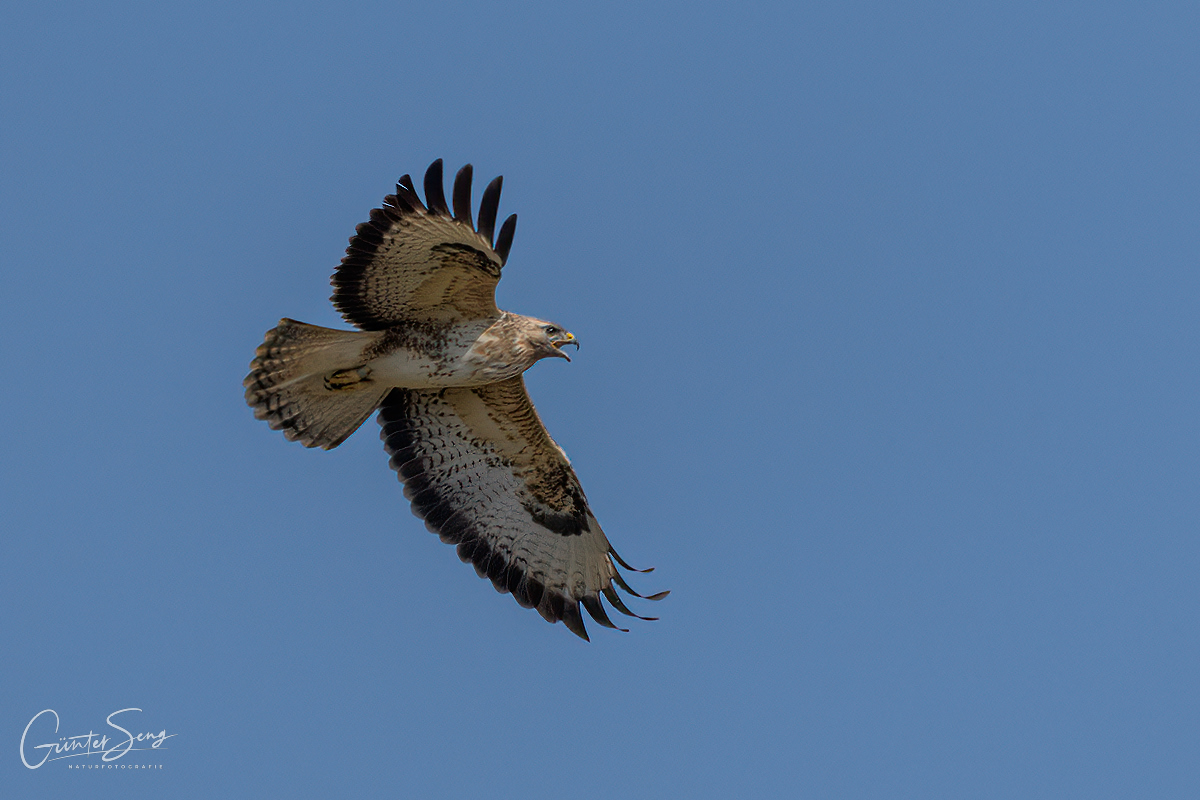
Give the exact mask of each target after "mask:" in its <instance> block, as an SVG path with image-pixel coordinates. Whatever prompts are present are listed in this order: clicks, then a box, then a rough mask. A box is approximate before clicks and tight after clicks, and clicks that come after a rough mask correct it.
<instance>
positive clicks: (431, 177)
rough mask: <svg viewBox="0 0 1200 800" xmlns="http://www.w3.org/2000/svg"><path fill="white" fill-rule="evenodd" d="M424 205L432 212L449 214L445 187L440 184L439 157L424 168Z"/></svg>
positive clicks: (440, 166) (440, 168) (440, 163)
mask: <svg viewBox="0 0 1200 800" xmlns="http://www.w3.org/2000/svg"><path fill="white" fill-rule="evenodd" d="M425 205H426V206H428V207H429V210H430V211H431V212H433V213H434V214H441V215H443V216H447V217H448V216H450V209H449V208H448V207H447V206H446V187H445V186H443V185H442V160H441V159H440V158H439V159H438V160H436V161H434V162H433V163H432V164H430V165H429V169H427V170H425Z"/></svg>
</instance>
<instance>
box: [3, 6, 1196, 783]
mask: <svg viewBox="0 0 1200 800" xmlns="http://www.w3.org/2000/svg"><path fill="white" fill-rule="evenodd" d="M1198 23H1200V13H1198V12H1197V10H1196V7H1195V6H1194V5H1192V4H1185V3H1141V4H1116V3H1112V4H1110V3H1086V4H1085V3H1079V4H1071V3H1022V2H1016V3H1014V2H1008V3H973V4H956V3H927V2H917V3H906V4H892V3H871V2H844V3H837V4H833V3H826V4H818V5H811V4H804V3H742V4H719V5H712V4H705V3H689V4H683V3H677V4H658V3H649V4H587V5H586V6H584V5H582V4H551V3H536V4H519V5H512V6H501V5H500V4H484V3H438V4H432V3H358V4H350V5H347V4H328V5H315V4H282V3H280V4H267V3H257V4H253V3H252V4H249V6H246V5H245V4H232V3H230V4H224V3H207V4H201V3H187V2H183V3H171V4H162V3H142V4H136V3H115V4H110V5H109V6H97V5H94V4H81V3H74V4H72V3H40V4H36V5H35V4H31V3H27V4H19V5H17V6H13V7H9V8H7V9H6V11H5V25H4V26H3V27H2V28H0V120H3V121H2V122H0V174H2V176H3V177H2V178H0V219H2V223H0V263H2V264H3V269H4V284H5V288H4V291H3V293H2V294H0V308H2V309H3V320H4V322H3V326H4V328H3V330H4V342H5V344H4V346H3V348H2V349H0V367H2V368H3V374H4V376H5V379H6V386H5V391H4V392H3V393H2V394H0V408H2V409H3V411H4V414H5V417H6V418H7V420H8V425H7V426H6V434H5V439H6V441H5V447H4V448H0V473H2V478H3V481H2V484H0V492H2V503H3V518H4V520H5V524H4V527H5V530H6V535H5V537H4V540H5V548H4V553H5V557H4V559H3V561H2V562H0V602H2V603H3V607H4V608H5V609H7V613H6V614H5V622H4V625H3V627H2V628H0V630H2V631H3V633H2V636H3V642H4V645H5V646H4V647H3V648H0V685H3V686H4V691H3V692H2V693H0V710H2V712H3V713H2V714H0V743H2V742H5V741H6V742H7V744H5V745H4V746H3V748H2V749H0V752H3V753H6V754H7V755H4V756H0V784H2V785H4V786H5V787H6V791H10V792H12V793H13V796H21V797H31V798H32V797H63V796H81V795H83V794H86V795H87V796H91V797H117V796H120V797H139V796H170V797H178V798H190V797H218V796H304V795H310V796H396V797H439V796H440V797H454V796H460V797H462V796H475V795H479V794H483V793H485V792H486V793H488V794H490V795H492V796H518V795H520V796H526V797H544V796H550V795H552V794H554V795H568V796H573V797H580V798H592V797H609V796H613V795H614V794H620V795H624V796H629V797H672V796H674V797H697V798H699V797H714V798H715V797H730V796H739V797H747V796H751V797H752V796H800V797H842V798H850V797H864V798H865V797H998V798H1001V797H1003V798H1007V797H1014V798H1016V797H1019V798H1037V797H1063V796H1077V797H1130V796H1134V795H1137V796H1157V797H1191V796H1195V795H1196V793H1197V791H1200V767H1198V766H1197V760H1196V758H1195V743H1196V741H1197V736H1198V734H1200V725H1198V723H1197V719H1198V718H1200V697H1198V692H1197V685H1198V684H1197V681H1196V676H1197V674H1198V668H1200V635H1198V631H1197V623H1196V619H1197V612H1198V611H1200V602H1198V601H1200V589H1198V588H1197V571H1198V569H1200V544H1198V542H1197V536H1196V533H1197V527H1198V526H1197V523H1198V521H1200V503H1198V502H1197V486H1198V478H1200V449H1198V447H1197V445H1198V434H1200V426H1198V423H1197V414H1196V399H1197V393H1198V390H1200V379H1198V373H1197V363H1198V356H1200V336H1198V333H1197V325H1196V318H1197V301H1198V299H1200V270H1198V269H1197V267H1198V265H1200V226H1198V225H1197V212H1198V211H1200V188H1198V187H1200V150H1198V148H1197V146H1196V145H1197V141H1198V140H1200V139H1198V135H1200V100H1198V98H1200V51H1198V50H1197V48H1196V41H1197V35H1198V33H1200V28H1198ZM438 157H442V158H444V159H445V160H446V163H447V168H448V170H454V169H457V167H458V166H459V165H461V164H463V163H466V162H468V161H469V162H471V163H473V164H474V165H475V170H476V176H477V181H480V182H481V181H483V180H486V179H489V178H490V177H491V176H493V175H496V174H503V175H504V176H505V185H504V197H503V200H502V205H501V213H502V214H508V213H511V212H517V213H518V214H519V215H520V220H521V221H520V225H519V226H518V230H517V235H516V240H515V243H514V246H513V250H512V255H511V257H510V259H509V262H508V265H507V267H506V271H505V277H504V280H503V281H502V282H501V284H500V288H499V301H500V305H501V307H503V308H508V309H510V310H513V311H517V312H522V313H528V314H532V315H535V316H540V317H547V318H551V319H554V320H556V321H559V322H561V323H563V324H564V325H566V326H567V327H569V328H570V329H571V330H573V331H574V332H575V333H577V334H578V335H579V337H580V339H581V340H582V342H583V347H582V349H581V351H580V353H579V356H578V358H575V359H574V363H571V364H567V363H566V362H561V361H555V362H554V363H546V362H543V363H541V364H538V365H537V366H535V367H534V368H533V369H532V370H531V371H530V372H529V373H528V375H527V380H528V383H529V386H530V391H531V393H532V395H533V397H534V400H535V402H536V403H537V405H538V409H539V411H540V412H541V414H542V417H543V419H544V420H545V422H546V424H547V426H548V427H549V429H550V431H551V432H552V433H553V435H554V436H555V437H556V438H557V439H558V441H559V442H560V444H562V445H563V447H564V448H565V449H566V450H567V452H568V453H570V455H571V458H572V461H573V463H574V465H575V467H576V470H577V471H578V473H579V475H580V477H581V479H582V481H583V484H584V486H585V488H586V490H587V492H588V497H589V500H590V501H591V505H592V506H593V508H594V510H595V511H596V513H597V515H598V517H599V518H600V520H601V522H602V523H603V524H604V526H605V529H606V531H607V532H608V535H609V537H610V539H611V540H612V541H613V542H614V544H615V546H616V547H617V548H618V550H619V551H620V552H621V553H622V554H623V555H624V556H625V557H626V558H627V559H628V560H630V561H631V562H632V563H634V564H636V565H654V566H655V567H657V570H656V571H655V572H654V573H651V574H650V575H645V576H634V577H635V578H636V579H637V580H636V581H635V583H634V585H635V588H639V589H641V590H643V591H645V592H649V591H658V590H661V589H670V590H672V594H671V596H670V597H669V598H667V599H666V600H664V601H663V602H661V603H659V604H646V603H643V604H641V605H639V606H637V610H640V611H642V612H643V613H648V612H656V613H658V614H660V615H661V617H662V619H661V620H660V621H658V622H653V623H638V624H635V625H634V626H633V630H632V631H631V632H630V633H628V634H618V633H613V632H609V631H604V630H600V629H598V628H597V626H594V625H593V626H592V628H593V636H592V642H591V643H590V644H587V643H584V642H582V641H579V640H577V639H576V638H575V637H574V636H572V635H571V634H570V633H569V632H567V631H566V630H565V629H564V628H563V627H562V626H561V625H558V626H550V625H547V624H545V623H544V622H542V621H541V620H540V619H539V618H538V617H537V616H536V614H534V613H533V612H530V611H525V610H523V609H521V608H519V607H518V606H517V605H516V603H514V602H513V601H512V600H511V598H508V597H502V596H500V595H498V594H496V592H495V591H494V590H493V589H492V588H491V586H490V584H488V583H487V582H485V581H481V580H479V579H478V578H476V577H475V575H474V573H473V571H472V570H471V569H470V568H469V567H467V566H465V565H463V564H461V563H460V562H459V561H458V559H457V558H456V557H455V554H454V552H453V550H452V549H451V548H449V547H447V546H445V545H443V544H441V543H440V542H439V541H438V540H437V538H436V537H434V536H432V535H430V534H429V533H427V532H426V531H425V530H424V528H423V526H422V525H421V523H420V522H419V521H418V520H417V519H416V518H415V517H413V516H412V515H411V513H410V512H409V510H408V507H407V503H406V502H405V501H404V498H403V496H402V494H401V487H400V485H399V484H398V483H397V482H396V479H395V476H394V474H393V473H392V472H391V471H390V470H389V469H388V468H387V459H386V456H385V454H384V453H383V451H382V447H381V444H380V442H379V441H378V438H377V432H376V429H377V426H376V425H375V423H373V422H369V423H368V424H367V425H366V426H364V428H363V430H362V431H360V432H359V433H358V434H356V435H355V436H354V437H352V438H351V439H350V440H349V441H348V442H347V443H346V444H344V445H343V446H342V447H340V448H338V449H337V450H335V451H332V452H328V453H325V452H312V451H307V450H304V449H303V448H302V447H300V446H299V445H296V444H290V443H288V442H286V441H285V440H284V439H283V437H282V436H281V435H280V434H278V433H274V432H272V431H270V430H268V429H267V427H266V426H265V425H264V424H263V423H261V422H257V421H255V420H254V419H253V416H252V414H251V412H250V411H249V409H247V408H246V407H245V406H244V404H243V401H242V388H241V379H242V377H243V375H244V374H245V371H246V366H247V363H248V362H249V360H250V358H251V357H252V355H253V350H254V347H255V346H256V345H257V344H258V342H259V341H260V340H261V336H262V333H263V332H264V331H265V330H267V329H268V328H269V327H271V326H272V325H274V324H275V322H276V321H277V320H278V318H280V317H282V316H289V317H294V318H297V319H302V320H305V321H308V322H312V323H317V324H323V325H336V324H338V317H337V315H336V314H335V313H334V311H333V309H332V307H331V306H330V305H329V303H328V300H327V298H328V295H329V292H330V289H329V286H328V283H327V281H328V276H329V274H330V273H331V272H332V270H333V268H334V266H336V264H337V263H338V261H339V260H340V258H341V256H342V253H343V251H344V248H345V243H346V239H347V237H349V236H350V234H351V233H352V232H353V229H354V225H355V224H356V223H358V222H361V221H363V220H364V219H366V215H367V212H368V211H369V209H370V208H372V207H373V206H375V205H377V204H378V203H379V202H380V200H381V199H382V198H383V196H384V195H385V194H387V193H389V192H390V191H391V187H392V185H393V183H394V181H395V180H396V178H398V177H399V176H400V175H401V174H403V173H405V172H411V173H413V174H420V173H421V171H423V170H424V168H425V166H426V165H428V164H429V162H430V161H432V160H433V159H434V158H438ZM479 185H482V183H480V184H479ZM477 192H478V189H477ZM477 196H478V194H477ZM635 622H636V621H635ZM128 708H137V709H141V710H140V711H137V712H127V713H126V715H125V716H123V717H119V718H118V721H120V720H125V721H128V722H130V723H131V724H130V725H126V726H124V727H126V728H127V729H128V728H130V727H133V728H134V732H138V731H140V730H145V731H153V732H158V731H160V730H166V731H167V732H168V733H169V734H171V735H172V738H170V739H168V740H167V742H166V743H165V744H164V747H166V748H167V749H166V750H163V751H158V752H152V751H146V752H131V753H129V754H128V755H127V756H125V757H124V758H123V759H121V760H119V761H116V762H112V763H115V764H118V765H120V764H125V765H127V766H128V765H134V764H139V765H147V766H154V767H156V768H155V769H146V768H141V769H136V770H131V769H128V768H127V769H125V770H120V769H116V770H95V769H93V770H82V771H76V770H74V769H68V768H67V765H68V764H72V763H92V764H96V763H99V759H98V758H97V757H94V756H93V757H91V758H90V759H89V758H83V757H77V758H73V759H64V760H60V761H57V762H49V763H47V764H46V765H44V766H43V767H41V768H39V769H36V770H30V769H27V768H26V767H24V766H23V765H22V763H21V760H20V758H19V757H18V750H19V747H18V745H19V741H20V739H21V736H22V732H23V731H24V730H25V728H26V726H27V725H28V724H29V723H30V720H31V719H33V717H34V715H36V714H37V713H38V712H39V711H42V710H44V709H54V710H55V712H56V713H57V714H58V715H59V719H60V730H59V731H58V732H57V733H56V732H54V731H53V730H52V729H51V728H50V727H45V725H47V724H48V720H49V719H50V717H49V716H44V717H42V718H40V720H38V722H37V724H36V725H35V726H34V727H33V728H32V730H31V733H30V734H29V737H30V738H29V742H30V744H29V745H28V746H30V747H31V746H32V743H34V742H37V743H47V742H54V741H56V740H57V737H60V736H70V735H80V734H87V733H89V732H97V733H99V732H101V731H105V732H108V733H114V734H115V732H114V731H113V729H111V728H109V727H108V726H107V725H106V723H105V720H106V718H107V717H108V715H109V714H112V713H113V712H115V711H118V710H121V709H128ZM29 752H30V753H31V755H33V754H39V753H41V752H42V751H34V750H30V751H29Z"/></svg>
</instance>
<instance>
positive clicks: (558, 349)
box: [550, 331, 579, 361]
mask: <svg viewBox="0 0 1200 800" xmlns="http://www.w3.org/2000/svg"><path fill="white" fill-rule="evenodd" d="M550 344H552V345H554V355H556V356H560V357H562V358H565V359H566V360H567V361H570V360H571V357H570V356H569V355H567V354H566V353H564V352H563V350H562V349H563V347H565V346H566V345H569V344H573V345H575V350H576V352H578V351H579V340H578V339H576V338H575V334H573V333H571V332H570V331H563V334H562V336H560V337H559V338H558V339H555V340H554V341H553V342H551V343H550Z"/></svg>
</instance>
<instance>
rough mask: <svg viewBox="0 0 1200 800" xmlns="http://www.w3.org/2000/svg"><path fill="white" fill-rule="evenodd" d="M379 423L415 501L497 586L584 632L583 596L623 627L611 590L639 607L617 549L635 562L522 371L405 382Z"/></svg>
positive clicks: (593, 610) (603, 618) (429, 522)
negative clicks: (612, 535) (462, 383)
mask: <svg viewBox="0 0 1200 800" xmlns="http://www.w3.org/2000/svg"><path fill="white" fill-rule="evenodd" d="M379 424H380V425H382V426H383V430H382V432H381V436H382V438H383V440H384V447H385V448H386V449H387V451H388V453H389V455H391V466H392V469H394V470H396V472H397V473H399V477H400V480H401V481H402V482H403V483H404V494H405V496H406V497H408V499H409V500H410V501H411V502H412V508H413V512H414V513H415V514H417V516H419V517H421V518H423V519H424V520H425V525H426V527H428V528H429V529H430V530H431V531H433V532H434V533H437V534H438V535H439V536H440V537H441V539H442V541H444V542H448V543H451V544H456V545H458V555H459V558H461V559H462V560H463V561H469V562H471V563H472V564H474V566H475V571H476V572H478V573H479V575H480V577H487V578H490V579H491V581H492V583H493V584H494V585H495V587H496V589H497V591H500V592H512V594H513V597H514V598H516V600H517V602H518V603H520V604H521V605H522V606H525V607H526V608H537V610H538V612H539V613H540V614H541V615H542V616H543V617H544V618H545V619H546V620H548V621H549V622H557V621H558V620H560V619H561V620H562V621H563V622H564V623H565V624H566V626H567V627H568V628H570V629H571V630H572V631H573V632H574V633H576V634H578V635H579V636H582V637H583V638H584V639H586V638H587V632H586V630H585V628H584V624H583V617H582V615H581V614H580V611H579V606H580V603H582V604H583V607H584V608H586V609H587V611H588V613H589V614H591V616H592V617H593V618H594V619H595V620H596V621H597V622H599V623H600V624H601V625H605V626H607V627H616V626H615V625H613V623H612V622H611V621H610V620H609V618H608V616H607V614H606V613H605V611H604V608H603V607H602V605H601V603H600V595H601V594H603V595H604V596H605V597H606V598H608V601H609V603H611V604H612V606H613V607H614V608H616V609H617V610H618V611H621V612H623V613H625V614H629V615H630V616H638V615H636V614H633V613H632V612H631V611H629V609H628V608H626V607H625V604H624V603H623V602H622V601H621V599H620V597H619V596H618V595H617V593H616V591H615V590H614V588H613V583H616V585H617V586H619V587H621V588H622V589H624V590H625V591H627V592H629V593H630V594H633V595H635V596H638V597H640V596H641V595H638V594H637V593H636V592H634V591H633V590H632V589H630V588H629V585H628V584H627V583H626V582H625V580H624V579H623V578H622V577H621V575H620V574H619V573H618V572H617V568H616V566H615V565H614V563H613V559H616V562H617V563H619V564H620V565H621V566H623V567H625V568H627V569H632V567H629V565H628V564H626V563H625V562H624V561H622V560H621V557H620V556H618V555H617V554H616V552H615V551H614V550H613V549H612V546H611V545H610V544H609V542H608V539H607V538H605V536H604V532H603V531H602V530H601V529H600V525H599V523H598V522H597V521H596V518H595V517H594V516H593V515H592V512H591V510H590V509H589V508H588V505H587V500H586V499H585V498H584V495H583V489H582V488H581V487H580V485H579V480H578V478H576V477H575V472H574V470H572V469H571V465H570V463H569V462H568V461H567V458H566V456H565V455H564V454H563V452H562V450H561V449H560V448H559V447H558V445H557V444H555V442H554V440H553V439H551V438H550V435H549V434H548V433H547V432H546V429H545V427H544V426H543V425H542V422H541V420H540V419H539V418H538V415H537V412H536V411H535V410H534V408H533V403H532V402H531V401H530V399H529V395H528V393H526V391H525V382H524V380H523V379H522V378H520V377H516V378H511V379H509V380H506V381H501V382H500V383H494V384H489V385H487V386H482V387H478V388H472V389H443V390H441V391H430V390H415V389H393V390H392V392H391V393H390V394H389V395H388V397H387V398H386V399H385V400H384V402H383V404H382V405H381V406H380V411H379ZM647 571H648V570H647ZM665 595H666V592H662V593H660V594H657V595H652V596H651V598H650V599H655V600H657V599H659V598H661V597H663V596H665ZM643 619H650V618H649V617H643Z"/></svg>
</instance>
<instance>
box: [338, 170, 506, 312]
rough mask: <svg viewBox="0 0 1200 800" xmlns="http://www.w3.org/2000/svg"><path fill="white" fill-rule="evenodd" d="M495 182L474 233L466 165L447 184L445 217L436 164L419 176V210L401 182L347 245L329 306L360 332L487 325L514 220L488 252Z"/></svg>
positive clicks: (486, 195)
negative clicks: (406, 325) (419, 325)
mask: <svg viewBox="0 0 1200 800" xmlns="http://www.w3.org/2000/svg"><path fill="white" fill-rule="evenodd" d="M501 182H502V181H501V179H500V178H496V179H495V180H494V181H492V182H491V183H490V184H488V187H487V188H486V189H485V190H484V192H483V199H482V201H481V202H480V207H479V227H478V230H477V229H476V228H475V226H474V224H473V223H472V222H471V165H470V164H468V165H466V166H465V167H463V168H462V169H461V170H459V172H458V174H457V175H456V176H455V178H454V191H453V194H452V201H451V202H452V205H453V212H451V209H450V208H449V207H448V206H447V205H446V195H445V193H444V190H443V186H442V160H441V159H440V158H439V159H438V160H437V161H435V162H433V164H431V165H430V166H429V170H428V171H427V172H426V173H425V203H424V204H422V203H421V200H420V198H418V197H417V192H416V189H415V188H414V187H413V183H412V178H410V177H409V176H408V175H405V176H404V177H402V178H401V179H400V182H399V183H398V184H396V193H395V194H394V195H388V196H387V197H386V198H384V201H383V206H382V207H381V208H376V209H373V210H372V211H371V219H370V221H368V222H364V223H362V224H361V225H359V226H358V227H357V228H356V229H355V230H356V233H355V235H354V236H352V237H351V238H350V246H349V247H347V248H346V256H345V258H343V259H342V263H341V265H339V266H338V268H337V271H336V272H334V274H333V277H332V279H331V282H332V284H333V296H332V297H331V298H330V299H331V300H332V301H333V304H334V306H336V307H337V310H338V311H340V312H341V314H342V316H343V317H345V319H346V321H347V322H350V323H352V324H354V325H357V326H358V327H359V328H362V329H363V330H382V329H384V328H390V327H392V326H394V325H396V324H397V323H400V322H441V323H444V322H458V321H464V320H471V319H482V318H485V317H494V316H496V315H497V314H498V313H499V311H498V310H497V309H496V283H497V281H499V280H500V268H501V267H502V266H504V262H505V261H506V260H507V259H508V250H509V248H510V247H511V246H512V238H513V232H514V231H515V230H516V226H517V216H516V214H513V215H512V216H510V217H509V218H508V219H507V220H505V221H504V224H503V225H502V226H501V228H500V235H499V236H498V237H497V238H496V242H495V245H494V246H493V244H492V234H493V230H494V229H495V225H496V212H497V210H498V208H499V204H500V186H501Z"/></svg>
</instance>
